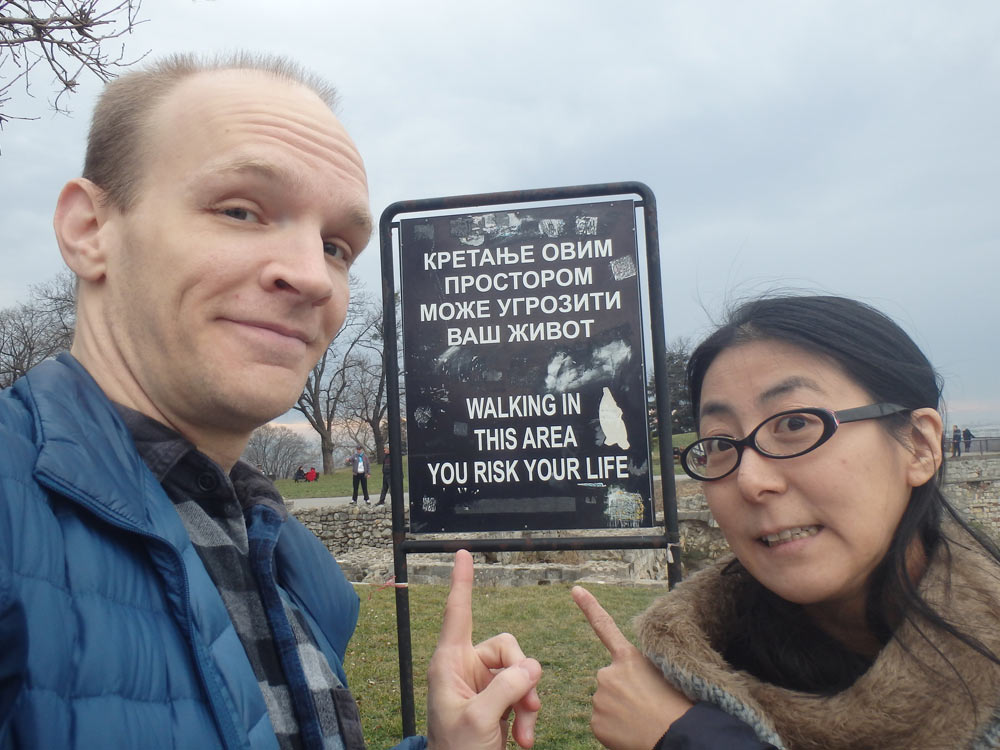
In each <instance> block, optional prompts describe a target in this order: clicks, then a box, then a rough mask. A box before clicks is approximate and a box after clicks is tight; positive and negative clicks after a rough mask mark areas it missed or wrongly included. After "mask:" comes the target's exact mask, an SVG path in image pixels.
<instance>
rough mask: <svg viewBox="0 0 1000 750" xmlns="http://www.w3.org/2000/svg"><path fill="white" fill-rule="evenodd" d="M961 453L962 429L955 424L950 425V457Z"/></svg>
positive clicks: (955, 456)
mask: <svg viewBox="0 0 1000 750" xmlns="http://www.w3.org/2000/svg"><path fill="white" fill-rule="evenodd" d="M961 455H962V431H961V430H960V429H958V425H957V424H953V425H952V426H951V457H952V458H957V457H958V456H961Z"/></svg>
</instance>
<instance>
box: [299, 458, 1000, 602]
mask: <svg viewBox="0 0 1000 750" xmlns="http://www.w3.org/2000/svg"><path fill="white" fill-rule="evenodd" d="M676 486H677V512H678V522H679V523H678V527H679V532H680V544H681V559H682V561H683V563H684V575H685V576H686V575H688V574H690V573H691V572H693V571H695V570H697V569H699V568H701V567H704V566H705V565H707V564H709V563H710V562H712V561H713V560H716V559H718V558H719V557H720V556H722V555H724V554H727V553H728V552H729V545H728V544H727V543H726V540H725V538H724V537H723V535H722V531H721V530H720V529H719V527H718V525H717V524H716V523H715V521H714V519H713V518H712V515H711V513H709V511H708V508H707V506H706V505H705V497H704V495H703V494H702V485H701V483H699V482H695V481H693V480H690V479H687V478H686V477H683V478H681V477H678V481H677V485H676ZM945 494H946V495H947V496H948V497H949V499H950V500H951V501H952V503H953V504H954V505H955V506H956V507H957V508H958V509H959V510H960V511H961V512H962V513H963V514H964V515H965V517H966V518H967V519H968V520H969V521H971V522H972V523H973V524H974V525H976V526H978V527H979V528H981V529H983V530H984V531H986V532H987V533H988V534H990V535H991V536H993V538H994V539H998V540H1000V456H998V455H994V456H987V457H981V456H974V457H969V458H964V457H963V458H961V459H952V460H950V461H949V462H948V466H947V470H946V474H945ZM654 497H655V503H656V509H657V520H658V521H659V522H660V523H662V519H663V516H662V512H661V495H660V486H659V482H656V486H655V487H654ZM292 513H294V514H295V516H296V517H297V518H298V519H299V520H300V521H302V522H303V523H304V524H305V525H306V526H307V527H309V528H310V529H311V530H312V531H313V533H314V534H316V536H318V537H319V538H320V539H321V540H322V541H323V543H324V544H325V545H326V546H327V548H328V549H329V550H330V552H332V553H333V554H334V555H335V556H336V557H337V559H338V560H339V561H340V562H341V565H342V567H344V568H345V571H346V572H347V574H348V577H349V578H351V580H358V581H361V580H367V581H371V582H383V581H385V580H387V579H388V578H389V576H391V575H392V515H391V513H390V511H389V509H388V506H379V507H374V506H365V505H361V506H357V505H339V506H335V507H332V508H328V509H323V510H296V509H295V508H294V504H293V505H292ZM636 533H637V530H634V529H610V530H599V531H570V532H551V534H550V533H549V532H536V535H538V536H549V535H553V536H614V535H625V536H632V535H635V534H636ZM514 534H516V532H512V533H503V534H471V535H468V536H469V537H470V538H491V537H492V538H496V537H510V536H512V535H514ZM442 536H444V535H442ZM421 538H427V539H433V538H435V535H433V534H430V535H427V536H426V537H421ZM477 558H478V562H479V563H486V564H495V565H497V568H496V569H494V570H492V572H491V571H490V569H489V568H483V569H481V570H480V572H479V573H478V574H477V575H479V576H480V577H481V578H482V580H481V582H483V583H489V582H491V581H493V580H494V579H497V580H504V581H506V582H508V583H539V584H542V583H551V582H552V581H576V580H582V581H587V580H631V581H662V580H665V579H666V570H667V566H666V551H665V550H593V551H568V552H494V553H484V554H480V555H477ZM449 560H450V555H432V554H429V555H410V556H408V558H407V566H408V569H409V570H408V572H409V578H410V580H411V581H413V582H415V583H416V582H445V581H447V571H448V570H450V563H449ZM501 571H502V572H501Z"/></svg>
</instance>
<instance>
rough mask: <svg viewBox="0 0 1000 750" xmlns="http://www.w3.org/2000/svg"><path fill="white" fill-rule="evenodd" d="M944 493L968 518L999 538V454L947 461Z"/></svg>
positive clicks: (995, 537)
mask: <svg viewBox="0 0 1000 750" xmlns="http://www.w3.org/2000/svg"><path fill="white" fill-rule="evenodd" d="M945 494H946V495H947V496H948V499H949V500H951V502H952V503H953V504H954V505H955V507H956V508H958V510H959V511H961V512H962V513H963V514H964V515H965V518H966V519H967V520H968V521H970V522H971V523H972V524H973V525H975V526H978V527H979V528H981V529H982V530H983V531H985V532H986V533H987V534H989V535H990V536H992V537H993V538H994V539H997V540H1000V456H997V455H993V456H986V457H983V456H970V457H968V458H965V457H962V458H959V459H951V460H950V461H948V466H947V468H946V469H945Z"/></svg>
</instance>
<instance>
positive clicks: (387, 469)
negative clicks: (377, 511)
mask: <svg viewBox="0 0 1000 750" xmlns="http://www.w3.org/2000/svg"><path fill="white" fill-rule="evenodd" d="M391 480H392V458H391V456H390V455H389V446H388V445H387V446H385V447H384V448H382V496H381V497H379V499H378V502H377V503H375V504H376V505H385V493H386V492H388V491H389V482H390V481H391ZM389 497H392V495H390V496H389Z"/></svg>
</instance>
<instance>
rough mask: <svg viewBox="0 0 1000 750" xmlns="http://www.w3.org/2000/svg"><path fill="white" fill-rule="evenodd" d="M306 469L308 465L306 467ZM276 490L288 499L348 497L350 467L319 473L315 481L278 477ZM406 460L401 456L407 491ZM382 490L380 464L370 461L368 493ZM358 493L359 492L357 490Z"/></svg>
mask: <svg viewBox="0 0 1000 750" xmlns="http://www.w3.org/2000/svg"><path fill="white" fill-rule="evenodd" d="M306 468H307V469H308V467H306ZM274 484H275V485H276V486H277V488H278V491H279V492H280V493H281V494H282V495H283V496H284V497H287V498H289V499H290V500H296V499H298V498H303V497H348V496H349V495H351V494H352V492H353V491H354V485H353V480H352V479H351V469H350V467H349V466H344V467H342V468H339V469H337V470H336V471H334V472H333V474H320V475H319V477H318V478H317V479H316V481H315V482H296V481H295V480H294V479H279V480H277V481H276V482H275V483H274ZM408 485H409V483H408V482H407V460H406V456H403V492H406V491H407V488H408ZM381 491H382V464H375V463H374V462H373V463H372V475H371V476H370V477H368V494H369V495H375V496H376V500H377V499H378V494H379V493H380V492H381ZM359 494H360V492H359Z"/></svg>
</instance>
